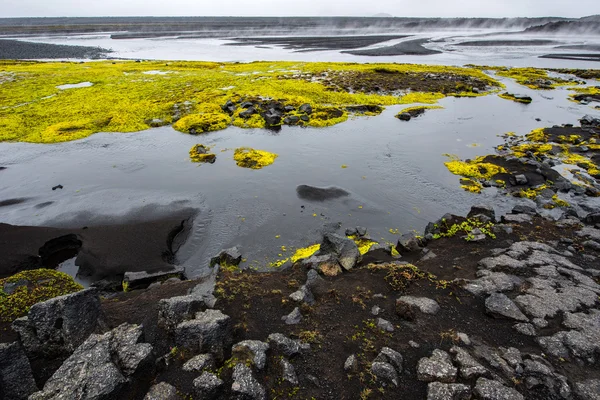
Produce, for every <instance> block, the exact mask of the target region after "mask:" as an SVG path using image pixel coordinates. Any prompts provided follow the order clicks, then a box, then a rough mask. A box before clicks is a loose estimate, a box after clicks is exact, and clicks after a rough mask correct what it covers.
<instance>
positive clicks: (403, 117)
mask: <svg viewBox="0 0 600 400" xmlns="http://www.w3.org/2000/svg"><path fill="white" fill-rule="evenodd" d="M411 118H412V117H411V115H410V114H409V113H400V114H398V119H399V120H401V121H410V120H411Z"/></svg>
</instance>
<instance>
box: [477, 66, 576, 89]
mask: <svg viewBox="0 0 600 400" xmlns="http://www.w3.org/2000/svg"><path fill="white" fill-rule="evenodd" d="M483 68H484V69H489V70H495V71H496V73H497V74H498V75H499V76H504V77H507V78H511V79H514V80H516V81H517V83H519V84H521V85H523V86H527V87H528V88H531V89H538V90H539V89H554V88H556V87H557V86H564V85H574V84H575V83H574V82H571V81H567V80H564V79H561V78H556V77H551V76H549V75H548V71H546V70H544V69H540V68H530V67H527V68H506V67H483ZM546 82H550V84H546Z"/></svg>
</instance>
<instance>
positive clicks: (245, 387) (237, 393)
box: [231, 364, 267, 400]
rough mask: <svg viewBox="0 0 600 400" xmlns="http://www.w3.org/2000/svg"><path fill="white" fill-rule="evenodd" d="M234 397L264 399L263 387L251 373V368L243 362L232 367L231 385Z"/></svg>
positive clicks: (244, 399) (249, 399) (242, 399)
mask: <svg viewBox="0 0 600 400" xmlns="http://www.w3.org/2000/svg"><path fill="white" fill-rule="evenodd" d="M231 391H232V392H233V395H234V398H235V399H240V400H246V399H247V400H265V399H266V398H267V395H266V392H265V389H264V388H263V387H262V385H261V384H260V383H259V382H258V381H257V380H256V378H254V376H253V375H252V370H251V369H250V368H249V367H247V366H245V365H244V364H238V365H236V366H235V367H234V368H233V384H232V385H231Z"/></svg>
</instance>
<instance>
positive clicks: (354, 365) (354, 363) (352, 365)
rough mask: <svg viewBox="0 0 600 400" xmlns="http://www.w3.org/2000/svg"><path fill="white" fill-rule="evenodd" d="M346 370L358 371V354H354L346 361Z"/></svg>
mask: <svg viewBox="0 0 600 400" xmlns="http://www.w3.org/2000/svg"><path fill="white" fill-rule="evenodd" d="M344 371H346V372H357V371H358V360H357V359H356V355H354V354H352V355H351V356H349V357H348V358H346V361H345V362H344Z"/></svg>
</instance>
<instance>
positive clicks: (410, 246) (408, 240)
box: [396, 232, 424, 254]
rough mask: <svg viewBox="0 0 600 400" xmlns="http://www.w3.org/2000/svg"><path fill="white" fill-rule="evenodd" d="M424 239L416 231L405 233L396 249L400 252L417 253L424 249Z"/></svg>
mask: <svg viewBox="0 0 600 400" xmlns="http://www.w3.org/2000/svg"><path fill="white" fill-rule="evenodd" d="M423 247H424V243H423V240H422V239H421V238H420V237H419V236H418V235H417V234H416V233H414V232H410V233H405V234H404V235H402V236H401V237H400V239H398V245H397V246H396V250H398V253H400V254H409V253H416V252H419V251H421V250H422V249H423Z"/></svg>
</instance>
